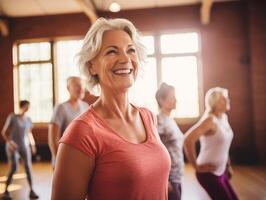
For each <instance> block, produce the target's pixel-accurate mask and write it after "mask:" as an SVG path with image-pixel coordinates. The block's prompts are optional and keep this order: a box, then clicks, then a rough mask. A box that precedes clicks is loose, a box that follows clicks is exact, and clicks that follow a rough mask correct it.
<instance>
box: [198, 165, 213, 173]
mask: <svg viewBox="0 0 266 200" xmlns="http://www.w3.org/2000/svg"><path fill="white" fill-rule="evenodd" d="M215 169H216V166H215V165H213V164H202V165H197V166H196V171H197V172H200V173H206V172H213V171H214V170H215Z"/></svg>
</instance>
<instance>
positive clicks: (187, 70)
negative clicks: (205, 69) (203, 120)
mask: <svg viewBox="0 0 266 200" xmlns="http://www.w3.org/2000/svg"><path fill="white" fill-rule="evenodd" d="M162 80H163V81H164V82H166V83H168V84H171V85H173V86H174V87H175V89H176V98H177V106H176V110H175V112H174V113H173V114H174V116H175V117H180V118H186V117H188V118H189V117H198V116H199V95H198V72H197V59H196V57H194V56H186V57H174V58H173V57H172V58H164V59H162Z"/></svg>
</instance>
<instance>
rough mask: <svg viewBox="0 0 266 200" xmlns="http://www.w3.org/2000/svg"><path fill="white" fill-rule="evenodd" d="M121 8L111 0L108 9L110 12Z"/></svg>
mask: <svg viewBox="0 0 266 200" xmlns="http://www.w3.org/2000/svg"><path fill="white" fill-rule="evenodd" d="M120 9H121V7H120V5H119V4H118V3H117V2H115V1H114V2H112V3H111V4H110V6H109V10H110V11H111V12H119V11H120Z"/></svg>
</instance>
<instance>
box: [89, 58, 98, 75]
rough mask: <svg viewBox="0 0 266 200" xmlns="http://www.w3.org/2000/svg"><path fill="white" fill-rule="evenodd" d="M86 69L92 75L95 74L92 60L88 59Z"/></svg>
mask: <svg viewBox="0 0 266 200" xmlns="http://www.w3.org/2000/svg"><path fill="white" fill-rule="evenodd" d="M88 69H89V72H90V74H91V75H92V76H94V75H97V73H96V71H95V69H94V65H93V62H92V61H89V62H88Z"/></svg>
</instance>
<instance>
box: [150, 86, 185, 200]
mask: <svg viewBox="0 0 266 200" xmlns="http://www.w3.org/2000/svg"><path fill="white" fill-rule="evenodd" d="M155 97H156V100H157V103H158V106H159V109H160V112H159V114H158V115H157V122H158V132H159V135H160V138H161V140H162V142H163V144H164V145H165V147H166V148H167V150H168V152H169V154H170V157H171V170H170V175H169V182H168V199H169V200H181V191H182V189H181V178H182V176H183V171H184V158H183V140H184V136H183V133H182V132H181V131H180V129H179V127H178V126H177V124H176V121H175V120H174V119H173V118H171V117H170V114H171V112H172V111H173V110H174V109H175V108H176V97H175V88H174V87H173V86H171V85H168V84H166V83H162V84H161V85H160V87H159V89H158V90H157V92H156V95H155Z"/></svg>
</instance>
